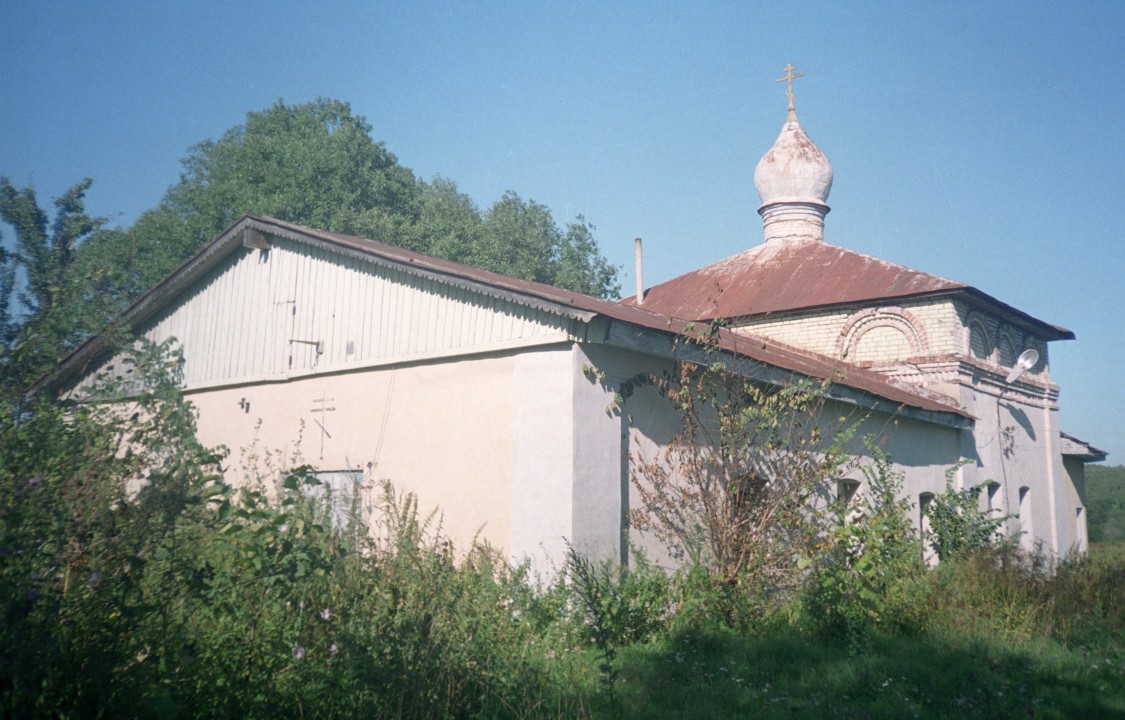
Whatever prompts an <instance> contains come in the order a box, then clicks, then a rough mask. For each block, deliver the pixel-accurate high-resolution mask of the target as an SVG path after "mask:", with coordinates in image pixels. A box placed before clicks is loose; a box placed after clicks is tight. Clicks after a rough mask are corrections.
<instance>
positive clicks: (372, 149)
mask: <svg viewBox="0 0 1125 720" xmlns="http://www.w3.org/2000/svg"><path fill="white" fill-rule="evenodd" d="M371 133H372V127H371V125H370V124H368V122H367V121H366V120H365V119H364V118H363V117H362V116H358V115H353V114H352V111H351V108H350V107H349V105H348V104H347V103H344V102H340V101H338V100H324V99H321V100H317V101H315V102H312V103H306V104H303V105H286V104H284V103H282V102H280V101H279V102H277V103H275V104H274V105H273V106H272V107H270V108H268V109H266V110H263V111H260V112H252V113H249V114H248V115H247V119H246V122H245V123H244V124H242V125H238V126H236V127H233V128H231V129H230V130H228V131H227V132H226V133H225V134H223V136H222V137H220V138H219V139H218V140H207V141H204V142H202V143H199V144H198V145H196V146H195V147H193V148H192V149H191V151H190V152H189V154H188V156H187V157H186V158H184V160H183V166H184V170H183V173H182V174H181V177H180V182H179V183H178V184H176V185H174V186H173V187H172V188H170V189H169V190H168V193H167V194H166V195H165V197H164V199H163V200H162V201H161V203H160V206H159V207H157V208H156V209H154V210H152V211H150V212H148V213H146V214H145V215H144V216H142V217H141V218H140V220H138V222H137V224H136V225H135V227H134V228H133V229H132V234H133V235H134V236H135V242H138V243H139V244H140V245H142V246H147V245H149V244H155V245H156V246H157V247H159V249H160V252H159V253H157V252H150V253H149V254H150V255H151V256H153V257H157V256H160V257H163V258H166V260H165V262H164V264H163V267H160V268H154V269H156V270H158V271H159V275H158V276H157V277H156V278H153V277H151V274H152V273H151V272H150V273H149V275H148V276H146V277H145V278H144V280H145V281H146V282H141V283H139V284H141V285H146V286H147V285H148V284H151V283H152V282H155V279H158V278H159V277H160V276H162V275H163V274H165V273H166V272H168V271H170V270H171V269H172V268H174V267H175V266H176V265H177V264H179V262H182V261H183V260H184V259H186V258H187V257H188V256H189V255H191V254H192V253H193V252H195V251H196V250H197V249H198V248H200V247H201V246H202V245H203V244H204V243H206V242H207V241H209V240H210V239H212V238H213V237H214V236H215V235H217V234H218V233H219V232H221V231H222V230H223V229H224V228H226V227H227V226H229V225H230V224H231V223H233V222H234V221H235V220H237V219H238V218H239V217H241V216H242V215H243V214H244V213H255V214H259V215H267V216H270V217H275V218H277V219H279V220H285V221H287V222H293V223H297V224H300V225H307V226H309V227H315V228H318V229H323V230H331V231H334V232H340V233H346V234H349V235H358V236H360V237H366V238H371V239H373V240H379V241H381V242H387V243H391V244H394V245H400V246H402V247H406V248H409V249H412V250H417V251H419V252H423V253H427V254H430V255H434V256H436V257H441V258H445V259H449V260H456V261H458V262H463V263H466V264H469V265H473V266H475V267H479V268H483V269H485V270H492V271H494V272H499V273H504V274H507V275H512V276H514V277H519V278H525V279H528V280H538V281H540V282H545V283H549V284H554V285H558V286H560V287H565V288H567V289H571V290H577V291H579V292H586V293H590V294H595V295H603V296H615V295H616V293H617V291H618V285H617V280H616V278H617V270H616V268H614V267H613V266H611V265H609V263H608V262H607V261H606V260H605V258H604V257H602V255H601V253H600V251H599V250H598V247H597V243H596V241H594V239H593V235H592V229H593V228H592V227H591V226H589V225H588V224H586V223H585V221H584V220H583V219H582V218H581V217H579V218H578V219H577V220H576V221H575V223H573V224H571V225H569V226H567V228H566V230H565V231H563V230H560V229H559V228H558V226H557V225H556V224H555V222H554V219H553V218H552V217H551V214H550V211H548V210H547V208H546V207H544V206H543V205H540V204H538V203H536V202H534V201H525V200H523V199H521V198H520V197H519V195H517V194H516V193H515V192H511V191H510V192H508V193H505V195H504V196H503V197H502V198H501V199H500V200H498V201H497V202H496V203H495V204H494V205H493V206H492V207H491V208H490V209H489V210H488V211H487V212H486V213H484V214H482V213H481V212H480V210H479V209H478V208H477V207H476V205H475V204H474V203H473V202H472V200H471V199H470V198H469V197H468V196H466V195H464V194H462V193H461V192H460V191H459V190H458V189H457V186H456V184H455V183H453V182H452V181H450V180H447V179H444V178H441V177H438V178H435V179H434V181H433V182H430V183H426V182H424V181H421V180H419V179H417V178H416V177H415V176H414V173H413V172H411V171H410V170H409V169H408V168H406V167H404V166H402V165H401V164H399V162H398V159H397V158H396V157H395V156H394V154H392V153H391V152H390V151H389V150H387V148H386V146H385V145H384V144H383V143H381V142H376V141H375V140H373V139H372V136H371Z"/></svg>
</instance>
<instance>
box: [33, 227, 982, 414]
mask: <svg viewBox="0 0 1125 720" xmlns="http://www.w3.org/2000/svg"><path fill="white" fill-rule="evenodd" d="M247 228H254V229H256V230H259V231H261V232H264V233H267V234H273V235H277V236H279V237H285V238H288V239H290V240H295V241H298V242H307V243H312V244H314V245H318V246H320V247H325V248H329V249H335V250H337V251H341V252H346V253H348V254H356V255H358V256H362V257H364V258H366V259H368V260H371V261H373V262H381V263H388V264H392V265H393V266H394V267H396V268H399V269H402V270H405V271H407V272H414V273H417V274H421V275H425V276H427V277H432V278H435V279H439V280H441V281H444V282H449V283H452V284H455V285H459V286H464V287H473V288H476V289H478V290H480V291H481V292H485V293H486V294H489V295H493V296H496V297H504V298H507V299H510V300H512V301H514V302H517V303H521V304H526V305H530V306H534V307H536V308H539V309H543V310H548V311H551V312H556V313H559V314H565V315H569V316H572V317H575V318H579V319H583V320H587V321H588V320H590V319H591V318H592V317H593V316H595V315H600V316H603V317H605V318H608V319H611V320H616V321H620V322H622V323H627V324H629V325H633V326H636V327H637V328H643V329H646V330H650V331H656V332H659V333H664V334H666V335H668V336H669V337H676V336H683V335H685V334H686V335H692V334H698V333H700V332H702V330H701V329H696V330H691V329H689V328H690V326H691V325H692V322H691V319H682V318H683V316H682V315H680V316H677V314H676V313H672V312H654V311H653V308H652V307H651V306H650V304H649V302H648V300H647V298H646V301H645V307H644V308H638V307H633V306H631V305H629V304H627V303H622V302H613V301H610V300H603V299H601V298H595V297H591V296H589V295H583V294H581V293H576V292H571V291H569V290H563V289H560V288H556V287H553V286H550V285H545V284H543V283H539V282H534V281H531V280H521V279H519V278H513V277H509V276H506V275H500V274H498V273H494V272H489V271H487V270H480V269H478V268H474V267H471V266H469V265H463V264H461V263H457V262H453V261H450V260H441V259H438V258H434V257H430V256H428V255H423V254H421V253H417V252H413V251H411V250H406V249H404V248H401V247H397V246H395V245H388V244H386V243H381V242H377V241H375V240H367V239H365V238H359V237H354V236H351V235H343V234H341V233H334V232H329V231H326V230H317V229H315V228H308V227H303V226H300V225H295V224H293V223H287V222H283V221H281V220H275V219H273V218H267V217H261V216H255V215H246V216H244V217H243V218H242V219H240V220H239V221H238V222H236V223H235V224H234V225H232V226H231V227H229V228H227V229H226V230H225V231H224V232H223V233H222V234H221V235H219V236H218V237H217V238H216V239H215V240H214V241H213V242H212V243H211V244H209V245H208V246H207V247H205V248H203V249H202V250H201V251H199V253H197V254H196V255H195V256H194V257H193V258H191V259H190V260H188V261H187V262H185V263H184V264H183V265H181V266H180V267H179V268H178V269H176V270H175V271H174V272H173V273H172V274H171V275H169V276H168V277H167V278H165V279H164V280H162V281H161V282H160V283H159V284H157V285H156V287H154V288H153V289H152V290H150V291H148V292H147V293H145V294H144V295H142V296H141V297H140V298H139V299H138V300H137V301H136V302H134V303H133V304H132V305H131V306H130V307H129V308H128V309H126V310H125V312H124V313H123V314H122V316H121V318H120V320H123V321H125V322H128V323H129V324H130V325H132V326H133V327H136V326H138V325H140V324H141V323H143V322H144V321H145V320H146V319H148V318H150V317H152V316H153V315H154V314H155V313H156V312H158V311H159V310H160V309H162V308H164V307H165V306H167V304H168V303H170V302H172V301H173V300H174V298H175V297H176V296H177V294H178V293H179V292H180V291H182V290H183V289H184V288H186V287H187V286H188V285H190V284H191V283H192V282H194V281H195V280H196V279H197V278H199V277H200V276H202V275H203V274H204V273H206V272H208V271H209V270H211V269H212V268H214V267H215V266H216V265H218V263H219V262H220V261H221V260H222V259H223V258H224V257H226V256H227V255H228V254H229V253H230V252H233V251H235V250H236V249H238V248H240V247H241V246H242V239H241V238H242V232H243V231H244V230H245V229H247ZM829 247H831V246H829ZM745 254H746V253H744V254H743V255H745ZM739 257H742V256H735V258H739ZM732 260H733V258H732ZM721 264H722V263H718V264H716V265H713V266H711V268H715V267H717V265H721ZM704 270H708V268H705V269H704ZM700 272H702V271H700ZM696 274H697V273H692V274H689V275H696ZM683 277H684V278H686V277H689V276H683ZM681 279H682V278H681ZM678 280H679V279H678ZM672 282H677V281H672ZM720 316H723V314H722V313H719V314H718V315H715V316H714V317H720ZM717 345H718V347H719V348H720V349H722V350H724V351H727V352H730V353H733V354H736V355H738V356H742V357H745V358H749V359H750V360H754V361H757V362H761V363H764V364H766V365H770V366H773V367H776V368H781V369H783V370H786V371H789V372H793V373H797V374H800V375H806V376H810V377H814V378H819V379H833V381H834V382H837V383H840V384H842V385H845V386H847V387H850V388H853V389H856V390H859V391H861V392H864V393H870V394H872V395H875V396H878V397H880V398H883V399H884V400H886V401H889V402H890V403H891V405H892V407H891V408H890V409H892V410H893V407H894V406H906V407H910V408H916V409H919V410H923V411H926V412H933V413H948V414H952V415H954V416H959V417H961V418H971V417H972V416H971V415H969V414H968V413H967V412H965V411H964V410H962V409H961V408H960V407H959V406H958V405H956V404H955V403H954V401H953V400H952V399H950V398H948V397H945V396H943V395H939V394H937V393H932V392H929V391H925V390H922V389H915V388H908V387H904V386H901V385H897V384H894V383H893V382H890V381H889V380H888V379H887V378H885V377H884V376H882V375H879V374H877V373H874V372H871V371H868V370H864V369H862V368H858V367H855V366H852V365H849V364H847V363H843V362H840V361H837V360H833V359H831V358H827V357H824V356H822V355H819V354H817V353H812V352H807V351H804V350H799V349H797V348H794V347H791V346H788V345H785V344H783V343H779V342H777V341H774V340H767V339H765V338H759V337H755V336H749V335H746V334H745V333H733V332H730V331H728V330H725V329H724V330H720V331H719V332H718V335H717ZM104 352H105V347H104V344H103V342H102V340H101V339H100V338H99V337H95V338H92V339H90V340H89V341H87V342H86V343H85V344H84V345H82V346H81V347H79V348H78V349H77V350H75V351H74V352H73V353H72V354H71V355H70V356H69V357H68V358H67V359H65V360H64V361H63V362H62V363H61V364H60V366H59V368H58V369H57V370H56V371H55V372H54V373H52V374H51V376H49V377H45V378H43V379H41V380H40V381H39V382H38V383H36V386H35V388H33V390H38V389H41V388H42V387H45V386H46V385H48V384H51V383H53V382H58V381H63V382H65V380H64V379H65V378H68V377H74V376H76V375H80V374H81V373H83V372H85V371H86V370H85V368H87V367H90V364H91V363H92V362H93V361H94V360H95V359H96V358H97V357H99V356H100V355H101V354H102V353H104Z"/></svg>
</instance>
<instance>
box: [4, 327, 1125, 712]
mask: <svg viewBox="0 0 1125 720" xmlns="http://www.w3.org/2000/svg"><path fill="white" fill-rule="evenodd" d="M132 363H133V365H134V367H133V372H132V373H130V374H129V382H128V383H127V384H123V383H122V382H121V381H120V380H119V379H117V378H109V379H107V380H106V382H105V384H104V385H103V386H102V387H100V388H99V389H97V391H96V392H95V393H94V395H95V396H96V397H99V398H104V399H106V400H114V399H116V400H117V401H116V402H102V403H84V404H78V405H67V406H56V405H52V404H50V403H46V402H42V403H40V404H39V405H37V406H36V407H34V408H31V409H27V408H25V409H23V410H22V411H21V410H18V409H17V408H14V407H5V408H3V412H2V413H0V608H2V612H3V622H2V624H0V714H3V715H4V716H5V717H14V718H19V717H58V718H64V717H65V718H81V717H188V718H190V717H208V718H210V717H232V718H234V717H237V718H255V717H271V718H272V717H278V716H292V717H323V718H335V717H343V718H354V717H375V718H379V717H387V718H390V717H395V718H400V717H405V718H447V717H465V718H473V717H519V718H522V717H528V718H531V717H536V718H538V717H556V718H562V717H565V718H575V717H579V718H581V717H638V718H640V717H644V718H651V717H657V718H659V717H731V716H752V717H767V718H770V717H779V718H780V717H784V718H824V717H856V718H861V717H869V716H870V717H927V718H929V717H939V718H940V717H949V718H975V717H980V718H986V717H1026V716H1034V717H1059V718H1062V717H1083V718H1086V717H1118V716H1121V714H1122V713H1125V692H1123V690H1122V688H1125V652H1123V650H1122V648H1125V557H1123V556H1122V554H1117V555H1115V556H1111V555H1110V554H1108V553H1106V554H1104V555H1100V556H1092V557H1089V558H1079V559H1075V560H1071V561H1067V562H1065V563H1062V564H1061V565H1060V566H1057V567H1052V566H1051V564H1050V563H1048V562H1046V561H1045V560H1044V559H1043V558H1040V557H1036V556H1032V555H1028V554H1026V553H1024V552H1022V551H1020V550H1019V549H1018V548H1017V547H1016V546H1015V545H1013V544H1010V543H997V542H994V539H995V535H994V534H993V533H991V532H990V531H989V532H985V530H986V529H988V528H991V527H993V526H992V525H991V523H993V522H994V520H995V519H994V518H992V517H990V516H988V515H987V514H984V513H980V512H979V511H977V508H978V507H979V505H978V504H977V503H975V502H974V501H975V500H976V498H975V496H974V495H972V493H956V492H954V491H952V490H950V491H949V492H948V493H947V494H948V496H949V497H948V498H946V507H945V509H944V510H942V512H946V513H948V514H950V515H955V516H956V518H957V519H956V520H953V519H951V520H949V522H948V523H947V524H946V526H945V527H944V529H941V530H939V531H938V533H939V534H936V535H933V536H931V537H929V538H922V537H919V536H918V534H917V532H916V530H915V528H914V527H913V525H912V524H911V522H910V521H909V520H908V518H909V517H910V516H911V514H912V513H913V512H914V510H915V508H913V507H912V506H911V505H910V504H909V503H908V502H907V501H905V500H903V499H901V498H900V496H899V486H900V483H901V478H900V477H899V476H898V475H897V474H896V473H895V472H894V470H893V466H892V465H891V463H890V459H889V458H887V457H886V456H885V455H883V454H882V453H881V452H879V450H878V449H877V448H875V447H870V448H869V449H868V451H867V456H868V457H869V461H867V462H865V463H863V465H862V467H861V468H860V470H861V471H862V472H863V474H864V478H865V480H866V482H865V490H864V492H863V493H860V494H857V495H856V496H855V497H853V498H851V499H850V500H848V501H847V502H845V501H843V500H839V501H837V502H836V503H834V504H821V505H818V498H820V497H822V495H823V493H824V491H825V487H824V486H825V485H826V484H827V483H830V482H832V481H833V478H834V477H835V474H836V473H838V472H839V471H840V468H842V467H844V462H843V460H842V459H837V458H836V457H835V456H832V455H831V454H829V455H823V454H819V453H815V452H811V451H807V450H806V449H805V448H806V444H809V445H808V447H812V446H813V445H812V444H814V443H820V442H822V441H824V438H823V437H819V436H818V435H817V434H816V432H815V431H814V430H813V429H812V425H811V424H805V420H804V419H802V418H805V417H806V414H807V413H808V412H810V411H816V412H823V406H822V404H821V401H820V400H819V399H818V397H822V396H823V395H822V393H818V390H817V389H816V388H811V389H810V388H807V387H806V388H799V389H796V390H793V391H783V392H777V393H772V394H765V393H764V391H759V392H756V393H754V392H750V393H749V394H745V395H742V396H741V397H744V398H745V397H748V398H749V399H750V400H751V402H752V404H753V406H754V408H755V409H754V410H753V411H746V410H745V409H744V408H742V407H741V403H740V402H738V401H736V399H737V397H738V396H736V394H735V393H741V392H743V391H747V390H748V389H749V388H748V386H735V385H730V384H728V385H726V386H725V387H723V388H722V389H720V390H704V386H702V385H700V384H699V383H698V380H699V378H700V375H699V374H698V373H700V372H707V373H715V372H718V371H719V370H720V368H710V369H705V370H703V371H701V370H700V369H699V368H694V369H687V370H685V373H684V374H682V375H679V376H677V377H676V378H674V379H675V381H676V382H669V383H667V384H666V385H664V387H663V388H662V389H663V390H664V391H665V392H666V394H667V395H668V397H671V398H678V399H679V400H680V402H681V407H682V408H683V409H684V410H685V411H691V412H692V413H694V417H695V421H692V422H696V421H697V422H699V423H700V425H701V426H703V427H704V428H705V429H709V430H712V431H714V432H715V433H716V434H712V435H709V436H708V438H709V439H708V442H717V443H718V445H712V446H710V447H709V449H707V450H699V451H693V450H690V449H689V448H687V447H686V445H684V444H683V443H679V444H676V446H677V447H679V448H680V450H679V451H677V452H678V454H673V455H672V456H670V457H672V458H673V459H675V460H678V461H680V462H682V463H683V464H682V465H681V466H680V471H679V472H678V473H677V474H676V475H675V476H674V477H672V476H655V477H656V480H658V481H662V482H663V481H666V482H667V483H669V484H668V485H665V486H663V487H664V490H663V491H664V492H666V493H672V492H675V493H680V492H683V491H682V490H681V489H679V488H674V487H672V485H671V484H672V483H677V482H678V483H686V484H687V485H688V487H689V488H692V487H693V486H692V484H693V483H694V489H691V492H692V493H695V495H690V494H689V495H682V496H681V495H675V496H669V497H675V498H676V501H682V502H683V503H684V506H685V510H684V512H683V513H681V514H679V515H674V516H673V515H669V516H668V517H669V518H672V519H673V520H674V522H671V521H668V520H664V519H660V518H659V517H657V516H653V518H652V519H650V521H649V522H650V524H649V527H652V528H656V529H660V530H661V536H662V537H665V538H666V539H667V540H668V541H669V543H671V544H672V545H673V546H675V547H679V548H682V549H683V551H684V558H685V561H686V562H685V565H684V566H683V568H682V569H680V570H678V571H676V572H674V573H670V572H666V571H665V570H661V569H659V568H655V567H652V566H650V565H649V564H648V563H646V562H645V561H644V559H643V557H637V556H636V554H634V555H635V557H637V559H636V562H634V563H633V565H632V566H631V567H629V568H628V569H626V568H621V567H618V566H615V565H613V564H611V563H607V562H598V561H596V560H593V559H591V558H586V557H583V556H581V555H579V554H577V553H575V552H573V551H572V552H571V553H570V556H569V561H568V563H567V565H566V567H565V568H563V569H561V572H560V573H559V575H558V576H557V577H554V578H532V577H530V576H529V572H528V569H527V568H526V567H514V568H513V567H511V566H509V564H508V563H507V561H506V559H505V558H504V557H502V556H501V555H500V554H498V553H497V552H495V551H494V550H492V549H491V548H489V547H488V546H486V545H481V544H478V545H474V546H472V547H467V548H454V547H453V546H452V545H451V544H450V542H449V541H448V540H447V539H446V538H445V537H444V536H443V534H442V532H441V528H440V525H439V524H437V523H436V522H435V521H434V519H433V517H432V516H430V517H427V516H424V515H420V514H419V512H418V508H417V505H416V503H415V501H414V499H413V497H412V496H410V495H409V494H401V493H398V492H397V491H396V490H395V488H394V487H393V486H392V485H391V484H390V483H387V482H379V481H376V480H375V479H374V478H364V479H363V483H362V485H361V487H360V488H359V489H360V490H361V491H360V492H359V493H358V494H357V495H355V496H354V497H351V498H343V500H344V502H343V503H340V502H334V499H333V498H331V497H328V496H326V494H325V493H323V492H320V491H319V490H318V484H319V481H318V480H317V478H316V477H315V475H313V474H312V473H311V472H309V471H308V470H306V469H304V468H295V469H291V470H290V471H289V472H288V473H285V474H283V476H282V477H281V479H280V480H278V479H277V476H276V475H274V474H267V475H262V476H261V477H260V478H259V479H258V480H257V481H253V482H250V483H249V484H247V485H246V486H244V487H240V488H234V487H231V486H229V485H228V484H226V483H225V482H224V480H223V478H222V474H221V466H222V463H223V462H224V453H223V451H222V449H221V448H220V449H209V448H204V447H202V446H200V445H199V444H198V442H196V440H195V436H194V413H193V409H192V408H191V406H190V405H189V404H188V403H186V402H185V401H184V399H183V397H182V395H181V394H180V393H179V391H178V390H177V383H178V375H179V371H180V367H181V366H180V362H179V360H178V358H177V356H176V355H175V353H173V352H171V350H170V348H168V347H151V346H148V347H146V346H141V349H140V350H139V351H137V352H135V353H134V354H133V356H132ZM681 381H682V382H681ZM708 387H711V388H714V387H715V386H708ZM844 425H845V426H846V425H847V423H846V422H845V423H844ZM690 428H691V422H688V423H687V424H686V425H685V430H688V429H690ZM842 437H844V438H846V437H847V436H846V435H844V436H842ZM702 438H703V436H701V435H700V436H696V439H697V440H702ZM724 443H725V446H724ZM751 444H752V445H754V447H749V445H751ZM806 452H807V456H806V455H804V453H806ZM840 458H842V454H841V456H840ZM771 463H772V464H771ZM654 467H655V466H654V465H648V464H645V463H644V462H640V463H638V465H637V471H638V472H639V473H644V472H652V470H653V468H654ZM793 467H796V468H798V469H802V468H803V469H802V470H801V473H800V474H795V473H796V471H794V470H793ZM704 468H706V469H707V470H709V471H714V472H716V473H718V474H717V475H716V476H715V479H714V480H712V481H708V482H712V483H721V484H718V485H716V484H711V485H703V484H702V483H704V482H705V481H704V478H703V476H702V475H698V476H693V475H692V473H693V472H702V471H703V469H704ZM786 469H789V470H790V471H791V472H792V473H794V474H790V475H782V476H781V477H782V478H783V482H782V483H778V484H776V485H773V486H771V483H770V482H769V480H767V478H770V477H773V476H771V475H767V474H766V473H768V472H773V471H774V470H781V471H785V470H786ZM655 487H657V488H658V489H659V488H660V487H661V486H659V485H657V486H655ZM653 492H656V491H653ZM703 493H711V494H713V495H718V496H720V497H719V498H718V500H707V499H706V498H704V497H702V495H703ZM650 497H651V498H652V500H653V508H654V510H653V511H654V512H661V513H670V512H671V505H670V503H671V500H670V499H669V497H665V498H663V499H662V498H661V497H659V496H656V495H653V496H650ZM349 500H350V502H348V501H349ZM751 501H752V502H751ZM709 502H721V503H722V504H721V505H716V506H710V505H708V503H709ZM662 503H663V504H662ZM715 508H718V510H716V509H715ZM802 508H803V509H802ZM817 508H819V509H817ZM689 511H690V512H691V513H695V514H694V515H688V514H687V513H688V512H689ZM766 512H768V513H770V514H769V515H768V516H764V515H763V513H766ZM974 512H976V513H977V514H974ZM1091 512H1092V515H1093V514H1094V513H1093V510H1092V511H1091ZM932 517H935V518H936V517H937V515H933V516H932ZM1097 521H1099V518H1097V517H1092V518H1091V522H1097ZM658 523H665V524H664V525H663V526H661V525H659V524H658ZM724 525H725V526H726V527H719V526H724ZM923 541H926V542H929V543H931V544H934V545H935V546H937V547H945V548H950V551H949V552H948V553H947V555H946V560H945V561H944V562H942V563H941V564H940V565H938V566H937V567H936V568H928V567H927V566H926V565H925V564H924V563H923V562H922V545H923ZM954 549H955V551H954ZM779 553H780V554H783V555H784V557H783V558H781V559H776V558H774V557H773V555H775V554H779Z"/></svg>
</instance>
